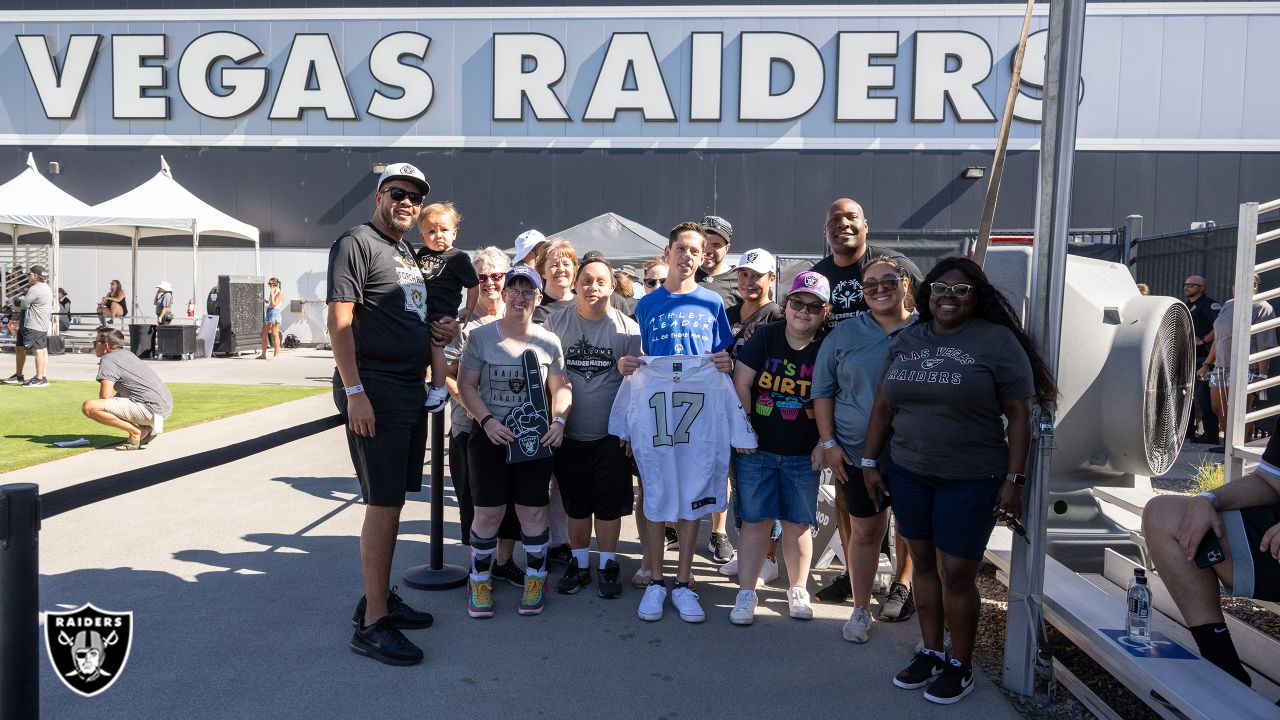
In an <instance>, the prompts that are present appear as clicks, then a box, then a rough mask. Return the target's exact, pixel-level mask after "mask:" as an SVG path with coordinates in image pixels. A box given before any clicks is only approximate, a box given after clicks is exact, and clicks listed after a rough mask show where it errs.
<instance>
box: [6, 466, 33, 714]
mask: <svg viewBox="0 0 1280 720" xmlns="http://www.w3.org/2000/svg"><path fill="white" fill-rule="evenodd" d="M39 550H40V488H39V486H37V485H34V484H31V483H18V484H14V485H5V486H3V487H0V628H3V630H4V632H3V635H2V637H0V639H2V640H3V642H0V718H32V720H36V719H38V718H39V717H40V655H41V652H40V552H39Z"/></svg>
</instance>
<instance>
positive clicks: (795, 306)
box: [787, 297, 826, 315]
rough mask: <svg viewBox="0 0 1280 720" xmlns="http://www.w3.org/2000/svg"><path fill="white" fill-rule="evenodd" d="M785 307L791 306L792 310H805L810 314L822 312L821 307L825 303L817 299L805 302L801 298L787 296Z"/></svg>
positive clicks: (824, 305)
mask: <svg viewBox="0 0 1280 720" xmlns="http://www.w3.org/2000/svg"><path fill="white" fill-rule="evenodd" d="M787 307H789V308H791V309H792V310H795V311H796V312H800V311H802V310H803V311H804V312H807V313H809V314H810V315H817V314H818V313H820V312H822V308H824V307H826V303H824V302H822V301H821V300H819V301H818V302H811V303H807V302H805V301H803V300H801V299H800V298H797V297H790V298H787Z"/></svg>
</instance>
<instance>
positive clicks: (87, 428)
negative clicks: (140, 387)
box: [0, 381, 329, 472]
mask: <svg viewBox="0 0 1280 720" xmlns="http://www.w3.org/2000/svg"><path fill="white" fill-rule="evenodd" d="M169 391H170V392H172V393H173V415H171V416H170V417H168V418H167V419H166V420H165V424H164V429H165V431H166V432H167V431H169V430H177V429H178V428H184V427H187V426H189V425H198V424H200V423H202V422H208V421H210V420H217V419H218V418H224V417H229V416H231V415H239V414H240V413H243V412H248V411H250V410H258V409H260V408H264V407H270V406H272V405H279V404H280V403H284V402H289V401H290V400H297V399H299V398H304V397H310V396H312V395H319V394H320V393H326V392H329V388H327V387H281V386H272V385H196V384H180V383H174V384H171V385H169ZM97 396H98V383H96V382H91V381H84V382H76V381H53V382H51V383H50V384H49V386H48V387H46V388H40V389H34V388H22V387H20V386H17V385H0V472H8V471H10V470H16V469H18V468H22V467H27V466H28V465H35V464H38V463H42V462H48V461H50V460H57V459H58V458H64V457H70V456H71V455H75V454H77V453H81V452H85V451H87V450H92V449H94V448H100V447H106V446H108V445H114V444H116V443H118V442H120V441H122V440H124V439H125V435H124V433H123V432H119V431H117V430H115V429H113V428H109V427H107V426H106V425H99V424H98V423H96V422H94V421H92V420H90V419H89V418H86V417H85V416H84V415H82V414H81V413H80V405H81V404H82V403H84V401H85V400H87V399H89V398H94V397H97ZM76 438H84V439H86V440H88V441H89V445H86V446H81V447H77V448H59V447H54V446H53V443H55V442H58V441H61V440H75V439H76Z"/></svg>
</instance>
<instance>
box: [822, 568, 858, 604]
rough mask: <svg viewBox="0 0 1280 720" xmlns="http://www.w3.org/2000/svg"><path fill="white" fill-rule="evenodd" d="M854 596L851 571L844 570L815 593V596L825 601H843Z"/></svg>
mask: <svg viewBox="0 0 1280 720" xmlns="http://www.w3.org/2000/svg"><path fill="white" fill-rule="evenodd" d="M851 597H853V586H852V585H850V584H849V573H848V572H847V571H846V572H842V573H840V574H839V575H837V576H836V577H835V579H834V580H832V581H831V584H830V585H828V586H826V587H824V588H822V589H821V590H819V591H818V592H816V593H814V594H813V598H814V599H815V600H817V601H818V602H823V603H842V602H844V601H845V600H848V599H849V598H851Z"/></svg>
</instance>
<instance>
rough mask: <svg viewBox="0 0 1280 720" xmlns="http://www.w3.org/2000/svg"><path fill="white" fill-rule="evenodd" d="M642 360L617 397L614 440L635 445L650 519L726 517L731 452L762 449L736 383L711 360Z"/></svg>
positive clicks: (612, 414) (693, 357)
mask: <svg viewBox="0 0 1280 720" xmlns="http://www.w3.org/2000/svg"><path fill="white" fill-rule="evenodd" d="M641 359H642V360H644V362H645V364H644V365H643V366H641V367H640V369H639V370H637V371H636V372H635V373H634V374H632V375H630V376H628V377H627V378H626V380H624V381H623V383H622V386H621V387H620V388H619V389H618V396H617V398H615V399H614V401H613V410H612V412H610V414H609V434H610V435H617V436H618V437H619V438H621V439H623V440H630V441H631V456H632V457H633V458H635V461H636V466H637V467H639V468H640V480H641V482H642V483H643V484H644V514H645V516H646V517H648V518H649V520H651V521H656V522H674V521H676V520H697V519H698V518H701V517H703V516H704V515H707V514H708V513H712V512H721V511H723V510H724V509H725V508H727V507H728V504H729V503H728V497H727V495H728V483H726V482H725V478H726V477H728V475H729V456H730V453H731V450H730V448H731V447H733V448H754V447H756V435H755V431H754V430H752V429H751V423H750V422H749V421H748V420H747V414H746V413H745V412H743V410H742V404H741V403H740V402H739V401H738V394H737V393H736V392H735V391H734V389H733V383H732V382H730V381H729V376H728V375H726V374H724V373H722V372H720V371H719V370H716V368H715V365H713V364H712V363H711V359H710V358H709V357H707V356H704V355H669V356H666V357H645V358H641Z"/></svg>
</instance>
